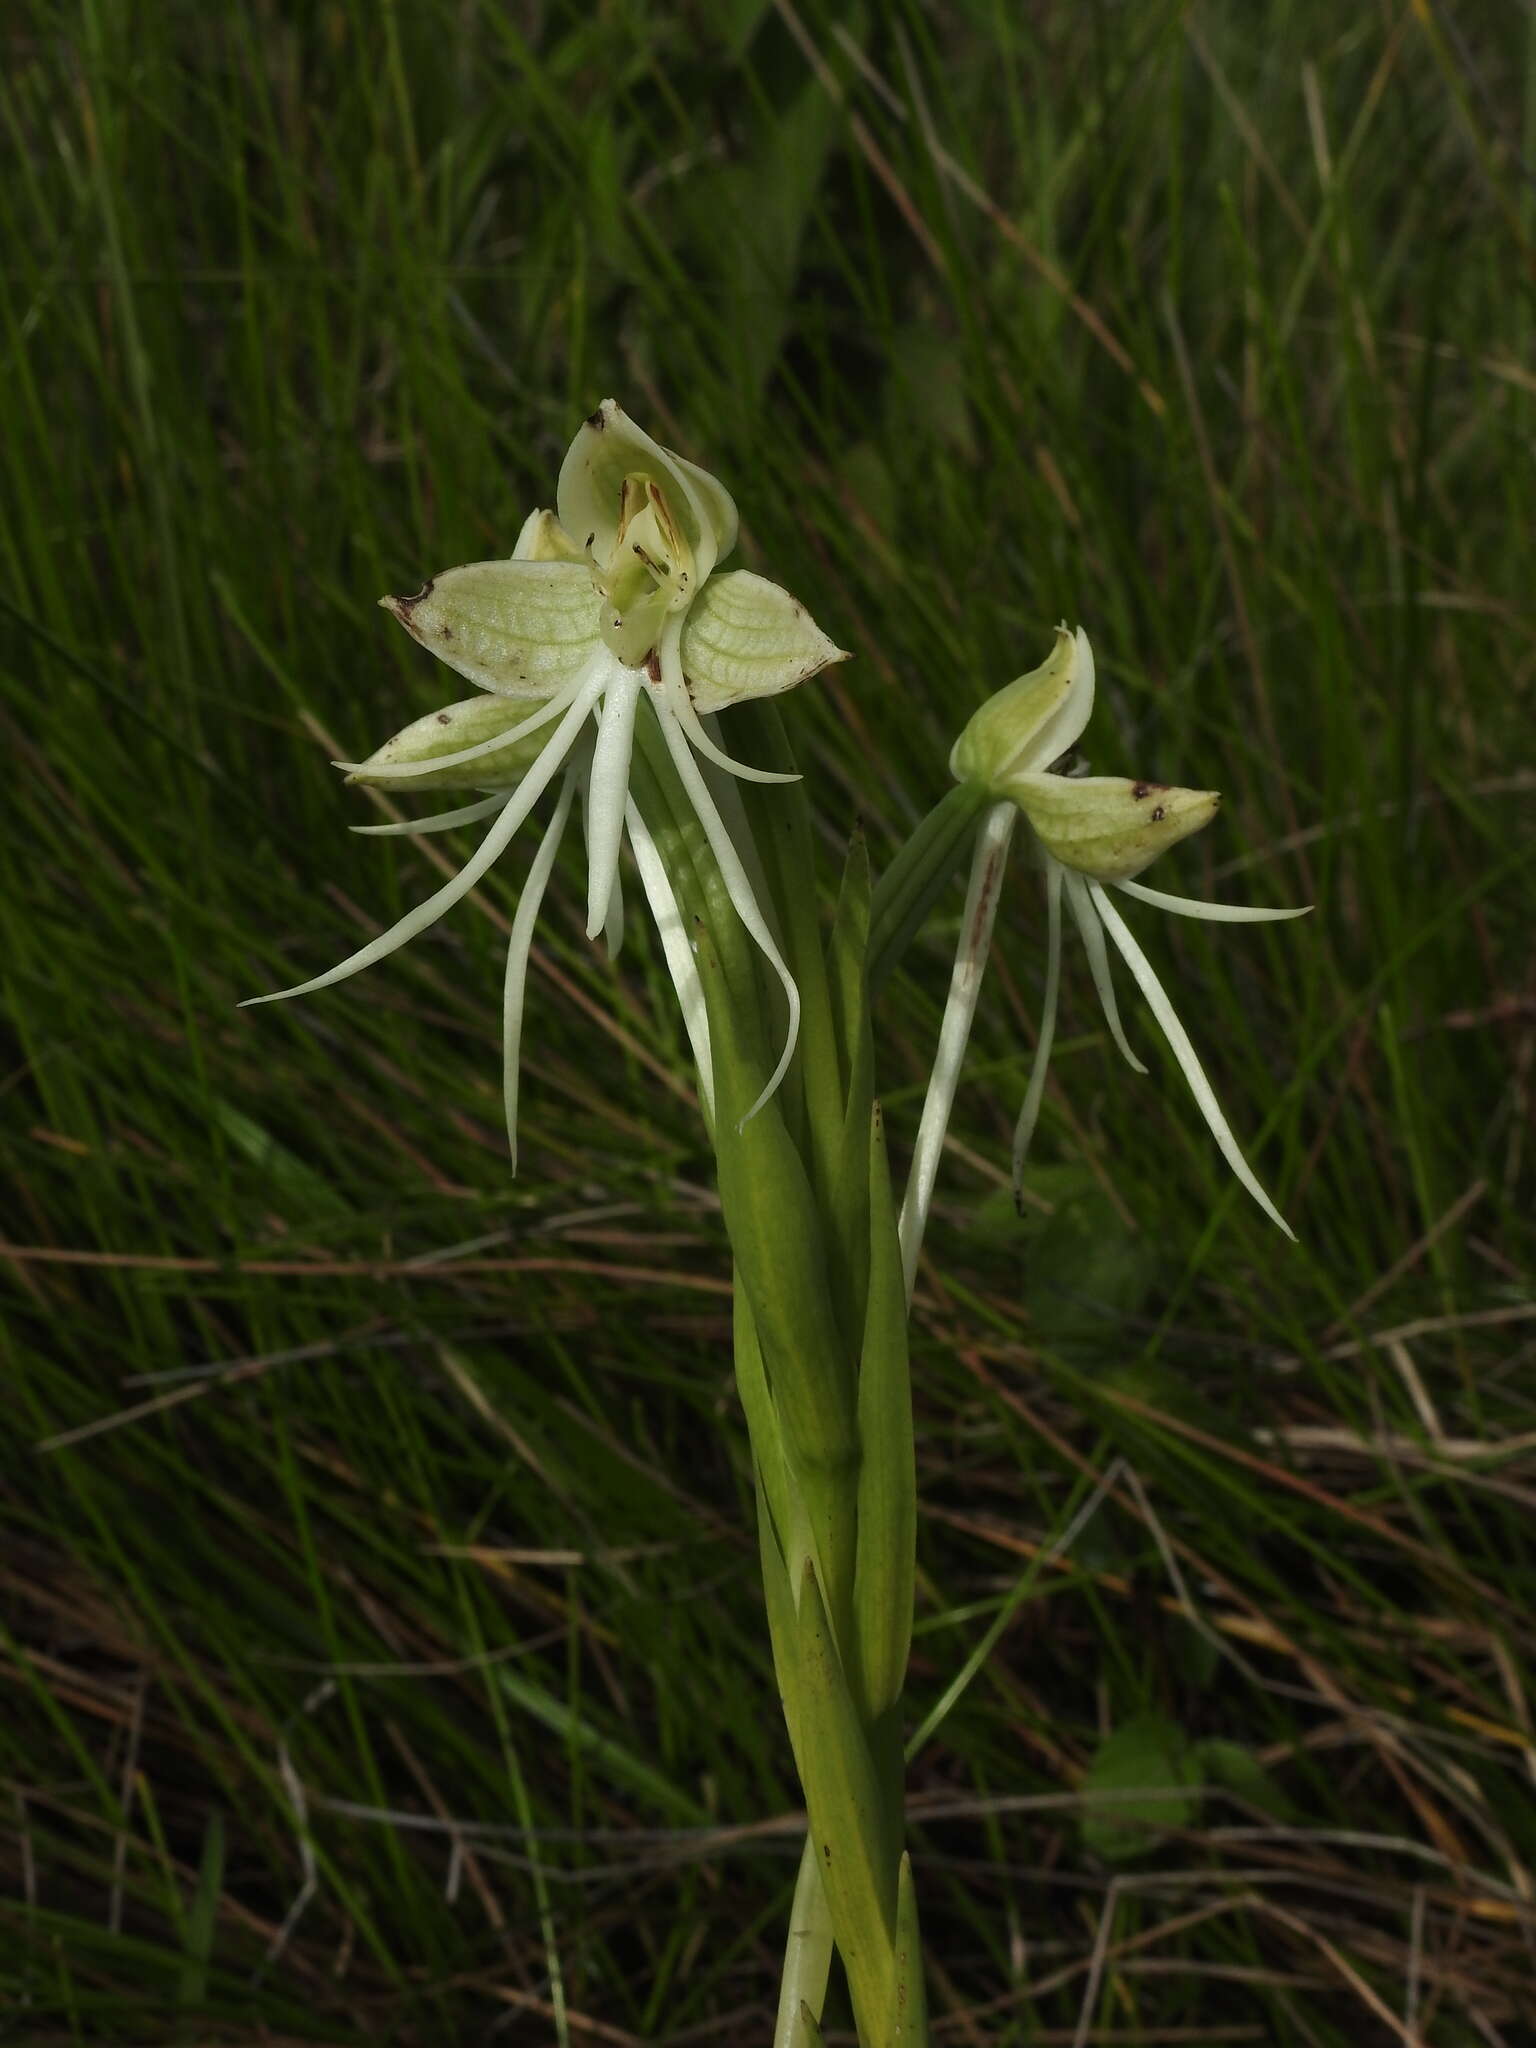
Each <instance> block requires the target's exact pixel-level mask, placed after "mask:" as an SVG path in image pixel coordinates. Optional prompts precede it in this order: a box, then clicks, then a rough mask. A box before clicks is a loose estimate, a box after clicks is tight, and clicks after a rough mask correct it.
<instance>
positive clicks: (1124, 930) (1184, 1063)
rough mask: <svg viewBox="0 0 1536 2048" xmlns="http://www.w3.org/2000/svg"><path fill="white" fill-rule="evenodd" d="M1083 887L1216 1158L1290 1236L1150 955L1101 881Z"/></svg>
mask: <svg viewBox="0 0 1536 2048" xmlns="http://www.w3.org/2000/svg"><path fill="white" fill-rule="evenodd" d="M1088 888H1089V891H1090V892H1091V894H1092V896H1093V900H1094V904H1095V906H1096V908H1097V910H1098V913H1099V915H1100V917H1102V918H1103V920H1104V923H1105V926H1106V928H1107V929H1108V932H1109V936H1110V937H1111V938H1112V939H1113V940H1114V942H1115V944H1116V945H1117V946H1118V947H1119V948H1120V951H1121V953H1122V954H1123V955H1124V957H1125V964H1126V966H1127V967H1129V968H1130V970H1131V972H1132V974H1133V975H1134V976H1135V977H1136V982H1137V985H1138V987H1139V988H1140V990H1141V992H1142V994H1143V995H1144V996H1145V997H1146V999H1147V1006H1148V1008H1149V1009H1150V1010H1151V1012H1152V1014H1153V1016H1154V1017H1155V1018H1156V1019H1157V1021H1158V1024H1159V1025H1160V1026H1161V1028H1162V1033H1163V1036H1164V1037H1165V1038H1166V1039H1167V1041H1168V1044H1169V1047H1170V1049H1171V1050H1172V1053H1173V1056H1174V1058H1175V1059H1176V1060H1177V1061H1178V1063H1179V1066H1180V1069H1181V1070H1182V1072H1183V1075H1184V1078H1185V1080H1186V1081H1187V1082H1188V1083H1189V1087H1190V1093H1191V1094H1192V1095H1193V1096H1194V1098H1195V1101H1196V1103H1197V1105H1198V1106H1199V1110H1200V1114H1201V1115H1202V1116H1203V1117H1204V1118H1205V1121H1206V1123H1207V1124H1208V1125H1209V1126H1210V1130H1211V1135H1212V1137H1214V1138H1215V1140H1216V1143H1217V1145H1218V1146H1219V1147H1220V1149H1221V1156H1222V1158H1223V1159H1225V1160H1226V1162H1227V1164H1228V1166H1230V1167H1231V1169H1232V1171H1233V1172H1234V1173H1235V1174H1236V1175H1237V1177H1238V1179H1239V1180H1240V1181H1241V1182H1242V1184H1243V1186H1244V1187H1245V1188H1246V1189H1247V1190H1248V1192H1249V1194H1250V1195H1252V1197H1253V1199H1254V1200H1255V1201H1256V1202H1257V1203H1258V1205H1259V1207H1260V1208H1261V1209H1262V1210H1263V1211H1264V1214H1265V1215H1266V1216H1268V1217H1269V1218H1270V1220H1271V1222H1274V1223H1278V1224H1279V1226H1280V1228H1281V1229H1282V1230H1283V1231H1284V1232H1285V1234H1286V1236H1287V1237H1288V1238H1290V1239H1291V1240H1292V1241H1293V1242H1294V1241H1295V1237H1296V1233H1295V1231H1294V1230H1292V1228H1291V1226H1290V1225H1289V1224H1288V1223H1287V1222H1286V1220H1285V1218H1284V1217H1283V1216H1282V1215H1281V1214H1280V1211H1279V1210H1278V1209H1277V1208H1276V1207H1275V1205H1274V1203H1273V1202H1272V1201H1271V1200H1270V1199H1269V1197H1268V1195H1266V1194H1265V1192H1264V1190H1263V1188H1262V1187H1260V1185H1259V1183H1258V1180H1257V1179H1256V1178H1255V1176H1254V1173H1253V1170H1252V1168H1251V1167H1250V1166H1249V1164H1248V1162H1247V1160H1246V1159H1245V1158H1244V1157H1243V1155H1242V1153H1241V1152H1240V1151H1239V1150H1238V1147H1237V1140H1236V1139H1235V1138H1234V1137H1233V1135H1232V1129H1231V1126H1230V1125H1229V1124H1228V1122H1227V1120H1226V1118H1225V1117H1224V1116H1223V1115H1222V1111H1221V1104H1220V1103H1219V1102H1218V1101H1217V1100H1216V1094H1215V1091H1214V1089H1213V1088H1212V1087H1211V1084H1210V1082H1209V1081H1208V1080H1207V1079H1206V1077H1205V1069H1204V1068H1203V1067H1202V1066H1201V1064H1200V1062H1199V1060H1198V1059H1197V1057H1196V1056H1195V1048H1194V1047H1193V1046H1192V1045H1191V1044H1190V1042H1189V1034H1188V1032H1187V1031H1186V1030H1185V1029H1184V1026H1183V1025H1182V1024H1181V1023H1180V1022H1179V1019H1178V1015H1177V1013H1176V1012H1175V1010H1174V1007H1173V1004H1172V1003H1171V1002H1170V1001H1169V1000H1168V993H1167V991H1166V989H1165V988H1164V987H1163V985H1162V983H1161V982H1160V981H1159V980H1158V978H1157V976H1156V974H1155V973H1154V972H1153V969H1152V963H1151V961H1150V960H1148V958H1147V956H1146V954H1145V953H1143V952H1142V950H1141V948H1140V946H1139V945H1137V943H1136V940H1135V939H1134V938H1133V937H1132V935H1131V931H1130V928H1129V926H1128V925H1127V924H1126V922H1125V919H1124V918H1123V917H1122V916H1121V915H1120V913H1119V911H1118V910H1116V908H1115V906H1114V905H1113V903H1111V902H1110V900H1109V897H1108V895H1107V894H1106V892H1105V890H1104V889H1103V887H1102V886H1101V884H1099V883H1098V882H1090V883H1089V884H1088Z"/></svg>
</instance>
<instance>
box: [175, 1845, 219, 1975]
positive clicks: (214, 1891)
mask: <svg viewBox="0 0 1536 2048" xmlns="http://www.w3.org/2000/svg"><path fill="white" fill-rule="evenodd" d="M223 1889H224V1816H223V1814H222V1813H220V1812H218V1811H217V1809H215V1811H214V1812H212V1813H210V1814H209V1816H208V1825H207V1827H206V1829H205V1830H204V1832H203V1855H202V1861H201V1863H200V1864H199V1866H198V1872H197V1889H196V1891H194V1892H193V1894H192V1899H191V1903H190V1905H189V1907H188V1910H187V1921H186V1933H185V1941H186V1951H187V1959H186V1962H185V1963H184V1964H183V1965H182V1970H181V1978H180V1982H179V1984H178V1986H177V1994H176V1996H177V2003H178V2004H180V2005H181V2006H183V2007H187V2006H199V2005H201V2004H202V2003H203V2001H204V1999H205V1998H206V1997H207V1995H208V1965H209V1962H210V1961H211V1959H212V1956H213V1941H214V1935H215V1933H216V1931H217V1928H218V1920H219V1897H220V1894H221V1893H222V1891H223Z"/></svg>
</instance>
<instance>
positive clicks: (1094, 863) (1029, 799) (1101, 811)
mask: <svg viewBox="0 0 1536 2048" xmlns="http://www.w3.org/2000/svg"><path fill="white" fill-rule="evenodd" d="M998 794H999V795H1001V796H1005V797H1010V798H1011V799H1012V800H1013V802H1014V803H1016V804H1017V805H1018V807H1019V809H1020V810H1021V811H1022V812H1023V813H1024V815H1025V817H1026V818H1028V820H1029V822H1030V824H1031V825H1033V827H1034V828H1035V832H1036V834H1037V836H1038V837H1039V840H1040V842H1041V844H1042V845H1043V846H1044V848H1045V850H1046V852H1047V853H1051V854H1054V855H1055V857H1056V858H1057V860H1059V861H1060V862H1061V863H1062V865H1063V866H1064V867H1069V868H1075V869H1076V871H1077V872H1078V873H1079V874H1082V875H1090V876H1091V877H1092V878H1093V880H1094V881H1096V882H1124V881H1128V880H1129V879H1130V877H1131V876H1132V875H1139V874H1140V873H1141V871H1142V869H1143V868H1144V867H1148V866H1150V865H1151V863H1152V862H1153V861H1155V860H1156V859H1157V857H1158V855H1159V854H1161V853H1166V852H1167V851H1168V849H1169V847H1170V846H1177V845H1178V843H1179V841H1180V840H1181V839H1187V838H1188V837H1189V835H1190V834H1191V833H1192V832H1198V831H1200V830H1201V829H1202V827H1204V826H1206V825H1208V824H1209V823H1210V822H1211V820H1212V818H1214V817H1215V815H1216V810H1217V806H1218V805H1219V804H1220V802H1221V798H1220V796H1219V795H1218V793H1217V792H1216V791H1215V790H1214V789H1171V788H1170V787H1169V786H1168V785H1167V784H1166V783H1163V782H1132V781H1131V780H1130V778H1129V777H1128V776H1124V775H1019V776H1015V777H1014V778H1013V780H1012V781H1009V782H1006V783H1004V784H1003V785H1002V786H1001V787H1000V789H999V791H998Z"/></svg>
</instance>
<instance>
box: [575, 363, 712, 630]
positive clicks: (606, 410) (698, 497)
mask: <svg viewBox="0 0 1536 2048" xmlns="http://www.w3.org/2000/svg"><path fill="white" fill-rule="evenodd" d="M627 477H644V478H646V479H647V480H648V481H649V482H652V483H655V484H658V485H659V486H660V487H661V490H662V492H663V494H664V495H665V498H666V501H667V505H668V508H669V510H670V512H671V515H672V517H673V518H674V519H675V520H676V521H677V522H678V529H679V531H680V532H681V535H682V538H683V540H684V541H685V543H686V544H687V547H688V550H689V552H690V554H691V555H692V557H693V569H692V582H693V586H694V588H695V589H696V590H697V589H699V588H701V587H702V585H703V583H704V581H705V579H706V578H707V577H708V576H709V574H710V571H711V570H712V569H713V568H714V566H715V563H716V562H717V561H718V560H719V558H720V556H721V555H723V554H725V553H727V552H728V551H729V549H730V548H731V547H733V546H734V545H735V541H736V524H737V522H736V507H735V504H734V503H733V502H732V499H731V496H730V494H729V492H728V491H727V490H726V488H725V486H724V485H723V484H722V483H720V482H719V481H718V480H717V479H716V478H714V477H712V476H710V475H708V473H707V472H706V471H703V470H701V469H699V468H697V467H696V465H695V464H693V463H691V462H684V461H683V460H682V458H681V457H680V456H676V455H674V454H673V453H672V452H671V450H670V449H667V448H663V447H662V446H661V444H660V442H659V441H653V440H652V439H651V437H650V435H649V434H647V433H646V432H645V431H644V430H643V429H642V428H640V427H637V426H636V425H635V423H634V421H633V420H632V419H631V418H630V417H629V415H628V414H627V413H626V412H625V411H624V410H623V408H622V407H621V406H619V405H618V404H617V403H616V402H615V401H614V400H613V399H611V398H605V399H604V400H603V402H602V404H601V405H600V406H599V407H598V408H597V411H596V412H595V413H593V414H592V415H591V417H590V418H588V419H586V420H584V421H583V422H582V425H581V426H580V428H579V429H578V430H577V434H576V438H575V440H574V441H572V443H571V445H570V448H569V449H568V450H567V452H566V457H565V460H564V462H563V463H562V464H561V465H560V483H559V486H558V489H557V491H556V493H555V502H556V504H557V506H558V507H559V512H560V523H561V525H562V526H563V527H564V528H565V530H566V532H567V533H568V534H570V536H571V538H572V539H573V540H574V541H576V542H577V544H578V545H580V546H583V547H584V546H586V545H587V544H588V536H589V535H590V536H591V547H592V552H593V553H594V555H595V556H596V557H597V559H598V560H599V561H606V560H607V559H608V558H609V557H610V556H611V555H612V553H613V548H614V543H615V542H616V541H617V539H618V537H619V518H620V508H621V505H622V502H623V492H624V482H625V479H626V478H627Z"/></svg>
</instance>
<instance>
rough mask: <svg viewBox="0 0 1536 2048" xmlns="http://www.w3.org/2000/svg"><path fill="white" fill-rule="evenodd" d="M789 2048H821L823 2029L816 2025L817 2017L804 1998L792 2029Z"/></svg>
mask: <svg viewBox="0 0 1536 2048" xmlns="http://www.w3.org/2000/svg"><path fill="white" fill-rule="evenodd" d="M789 2048H821V2029H820V2027H818V2026H817V2024H816V2015H815V2014H814V2013H813V2012H812V2011H811V2008H810V2007H809V2006H808V2005H807V2004H806V2002H805V2000H804V1999H803V1998H802V1999H801V2001H800V2010H799V2011H798V2012H797V2013H796V2014H795V2020H794V2025H793V2026H792V2027H791V2029H790V2034H789Z"/></svg>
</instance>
